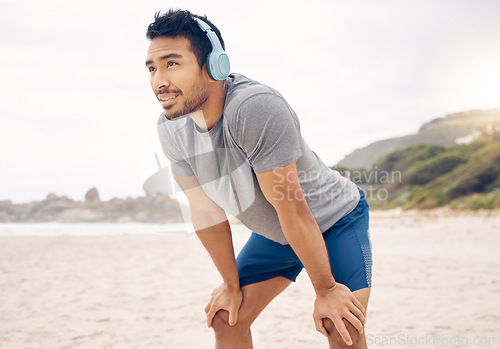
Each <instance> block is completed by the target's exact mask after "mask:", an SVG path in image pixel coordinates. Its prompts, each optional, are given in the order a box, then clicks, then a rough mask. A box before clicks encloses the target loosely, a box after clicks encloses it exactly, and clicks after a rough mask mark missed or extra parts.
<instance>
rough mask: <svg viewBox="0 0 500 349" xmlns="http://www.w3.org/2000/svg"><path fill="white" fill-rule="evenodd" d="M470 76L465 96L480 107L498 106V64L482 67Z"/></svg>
mask: <svg viewBox="0 0 500 349" xmlns="http://www.w3.org/2000/svg"><path fill="white" fill-rule="evenodd" d="M472 76H473V78H472V80H471V81H470V85H469V87H468V88H467V90H468V91H467V98H470V101H471V102H473V103H474V104H475V105H477V107H480V108H490V107H498V106H500V65H496V66H485V67H482V68H480V69H479V70H478V71H477V72H476V73H475V74H473V75H472Z"/></svg>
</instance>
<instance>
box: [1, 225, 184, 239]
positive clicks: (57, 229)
mask: <svg viewBox="0 0 500 349" xmlns="http://www.w3.org/2000/svg"><path fill="white" fill-rule="evenodd" d="M192 232H193V230H192V228H191V229H190V228H189V227H188V226H187V225H186V224H185V223H168V224H158V223H154V224H153V223H139V222H132V223H56V222H48V223H0V236H59V235H71V236H93V235H124V234H134V235H137V234H183V233H192Z"/></svg>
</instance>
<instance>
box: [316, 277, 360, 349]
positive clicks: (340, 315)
mask: <svg viewBox="0 0 500 349" xmlns="http://www.w3.org/2000/svg"><path fill="white" fill-rule="evenodd" d="M365 317H366V310H365V308H364V307H363V305H362V304H361V303H360V302H359V301H358V299H357V298H356V296H354V295H353V294H352V292H351V291H350V290H349V288H348V287H347V286H345V285H343V284H339V283H338V282H337V283H336V284H335V286H333V287H332V288H329V289H326V290H322V291H318V292H317V295H316V301H315V303H314V312H313V319H314V324H315V325H316V329H317V330H318V331H319V332H321V333H323V334H324V335H325V336H326V337H328V331H327V330H326V328H325V327H324V326H323V319H324V318H329V319H330V320H332V322H333V324H334V325H335V328H336V329H337V331H338V332H339V334H340V336H341V337H342V339H343V340H344V342H346V344H347V345H352V340H351V336H350V335H349V332H348V331H347V328H346V326H345V324H344V321H342V319H346V320H347V321H349V322H350V323H351V324H352V325H353V326H354V327H355V328H356V329H357V330H358V332H359V333H360V334H361V333H363V325H364V324H365V323H366V319H365Z"/></svg>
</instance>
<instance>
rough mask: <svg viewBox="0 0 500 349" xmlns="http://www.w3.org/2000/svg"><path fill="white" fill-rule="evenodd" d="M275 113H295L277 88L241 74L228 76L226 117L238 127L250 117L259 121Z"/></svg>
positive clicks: (231, 123) (231, 124)
mask: <svg viewBox="0 0 500 349" xmlns="http://www.w3.org/2000/svg"><path fill="white" fill-rule="evenodd" d="M275 114H293V111H292V110H291V108H290V107H289V105H288V103H287V102H286V101H285V99H284V98H283V96H282V95H281V94H280V93H279V92H278V91H277V90H275V89H273V88H271V87H269V86H266V85H264V84H261V83H259V82H257V81H255V80H251V79H248V78H247V77H245V76H243V75H240V74H232V75H231V76H230V77H229V78H228V87H227V95H226V103H225V106H224V119H225V120H226V123H227V124H228V126H230V127H237V126H238V124H240V123H242V122H245V121H246V120H247V119H248V118H252V119H253V120H254V121H257V120H258V119H261V118H269V117H271V116H272V115H275Z"/></svg>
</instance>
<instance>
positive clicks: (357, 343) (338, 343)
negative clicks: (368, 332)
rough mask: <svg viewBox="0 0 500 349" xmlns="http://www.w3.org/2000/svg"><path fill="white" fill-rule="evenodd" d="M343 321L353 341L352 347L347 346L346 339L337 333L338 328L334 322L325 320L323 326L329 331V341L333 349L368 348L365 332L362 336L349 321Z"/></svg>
mask: <svg viewBox="0 0 500 349" xmlns="http://www.w3.org/2000/svg"><path fill="white" fill-rule="evenodd" d="M343 321H344V325H345V326H346V328H347V331H348V332H349V335H350V336H351V339H352V345H351V346H349V345H347V344H346V342H344V339H343V338H342V336H341V335H340V333H339V332H338V331H337V328H336V327H335V325H334V324H333V321H332V320H330V319H323V326H325V328H326V330H327V331H328V341H329V342H330V343H331V344H332V347H333V348H349V349H354V348H366V340H365V335H364V332H363V334H360V333H359V332H358V330H357V329H356V328H355V327H354V326H353V325H351V323H350V322H349V321H347V320H346V319H343Z"/></svg>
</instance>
